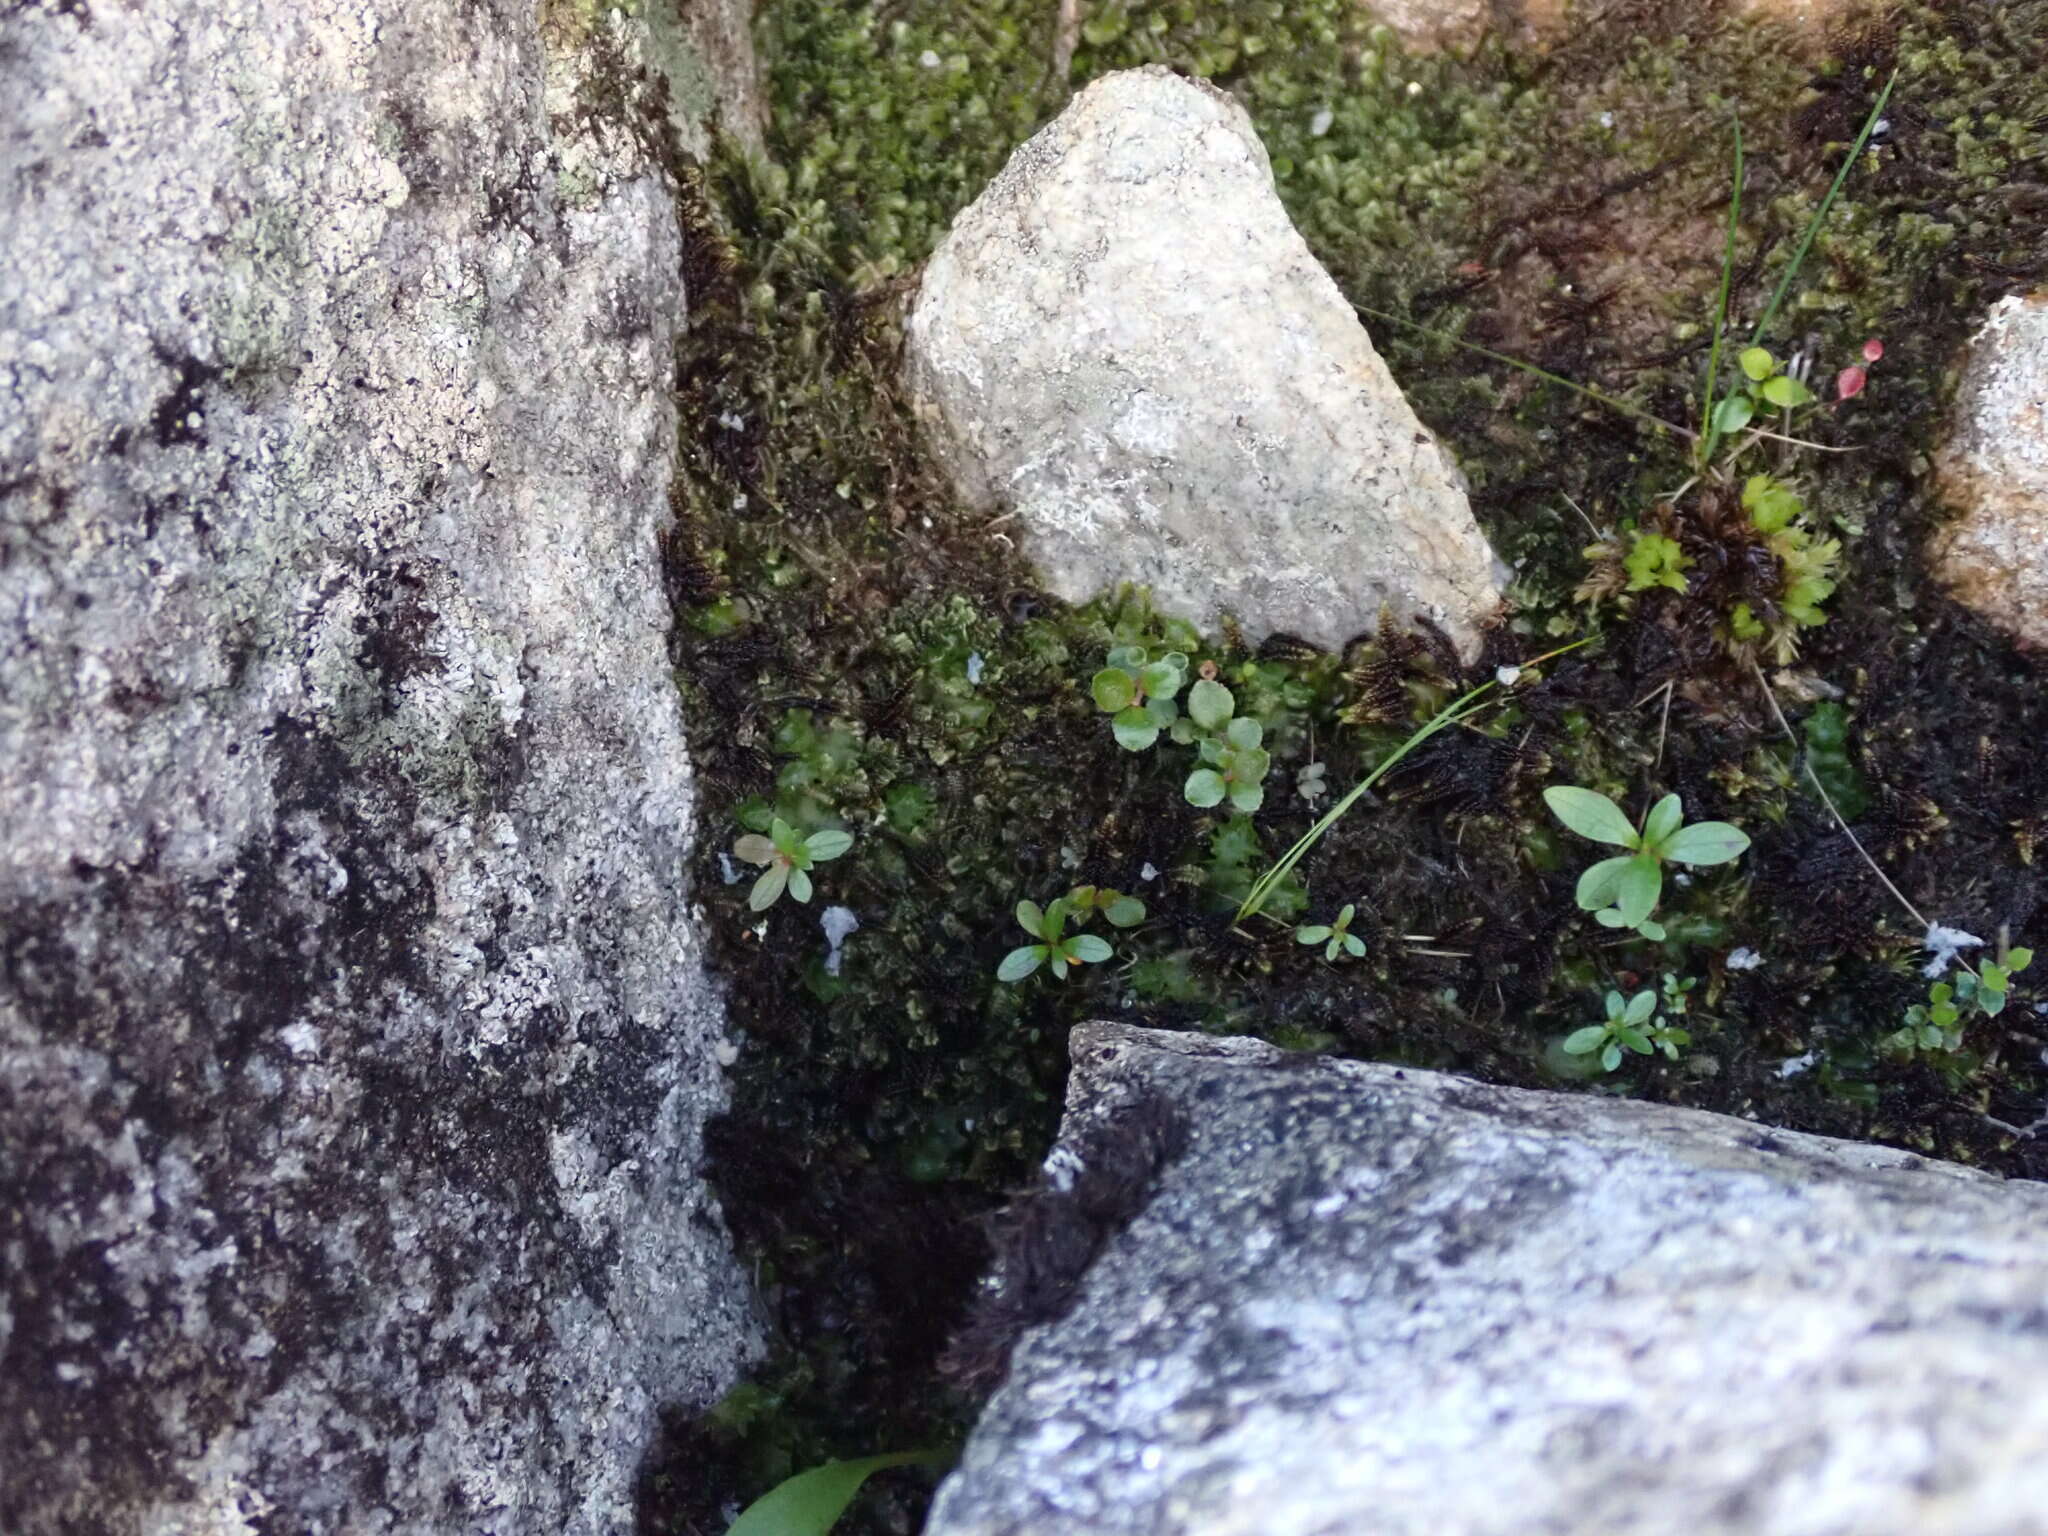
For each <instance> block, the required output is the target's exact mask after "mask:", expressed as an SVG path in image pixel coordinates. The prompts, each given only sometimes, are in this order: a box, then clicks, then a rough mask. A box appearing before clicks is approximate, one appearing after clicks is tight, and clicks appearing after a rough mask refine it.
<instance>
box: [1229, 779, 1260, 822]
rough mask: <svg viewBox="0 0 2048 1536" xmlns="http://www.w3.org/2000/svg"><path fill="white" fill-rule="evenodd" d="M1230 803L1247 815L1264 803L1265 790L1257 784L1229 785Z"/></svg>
mask: <svg viewBox="0 0 2048 1536" xmlns="http://www.w3.org/2000/svg"><path fill="white" fill-rule="evenodd" d="M1230 803H1231V804H1232V805H1233V806H1235V807H1236V808H1237V809H1238V810H1240V811H1243V812H1244V813H1245V815H1247V816H1249V815H1251V813H1252V812H1253V811H1256V810H1257V809H1258V808H1259V807H1260V806H1262V805H1264V804H1265V803H1266V791H1265V790H1264V789H1262V788H1261V787H1260V786H1259V785H1257V784H1233V785H1231V786H1230Z"/></svg>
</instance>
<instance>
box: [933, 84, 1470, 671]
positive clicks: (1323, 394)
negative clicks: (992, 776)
mask: <svg viewBox="0 0 2048 1536" xmlns="http://www.w3.org/2000/svg"><path fill="white" fill-rule="evenodd" d="M907 366H908V371H909V379H910V384H911V388H912V391H913V394H914V397H915V399H916V402H917V405H918V409H919V411H920V414H921V415H922V416H923V417H924V418H925V420H926V421H927V423H928V426H929V434H930V437H931V441H932V444H933V448H934V451H935V452H936V454H937V455H938V457H939V459H940V460H941V462H942V463H944V464H945V465H946V467H947V469H948V470H949V472H950V473H951V475H952V477H953V479H954V480H955V482H956V483H957V484H958V485H959V487H960V488H961V490H962V492H963V493H964V494H965V495H966V496H967V497H968V498H969V499H970V500H971V501H972V502H973V503H975V504H976V505H979V506H983V507H987V508H989V509H991V510H995V509H1004V510H1014V512H1015V513H1016V524H1015V527H1016V528H1017V530H1019V531H1020V532H1021V533H1022V535H1023V539H1024V547H1025V549H1026V551H1027V552H1028V553H1029V554H1030V555H1031V557H1032V558H1033V560H1034V561H1035V562H1036V563H1037V565H1038V567H1039V570H1040V573H1041V575H1042V577H1043V578H1044V580H1045V582H1046V584H1047V586H1048V587H1049V589H1050V590H1051V591H1053V592H1054V593H1056V594H1057V595H1058V596H1060V597H1062V598H1064V599H1066V600H1068V601H1076V602H1077V601H1081V600H1084V599H1086V598H1089V597H1092V596H1094V595H1096V594H1097V593H1099V592H1102V591H1104V590H1105V589H1108V588H1112V587H1114V586H1115V585H1116V584H1117V583H1118V582H1121V581H1135V582H1141V583H1144V584H1145V585H1148V586H1150V587H1151V588H1152V589H1153V591H1154V593H1155V595H1156V596H1157V598H1158V600H1159V602H1160V604H1161V606H1162V607H1163V608H1165V609H1167V610H1168V611H1170V612H1175V613H1180V614H1184V615H1185V616H1187V617H1190V618H1193V619H1195V620H1197V621H1199V622H1204V623H1210V622H1213V621H1214V620H1215V619H1216V618H1218V617H1219V616H1220V615H1221V614H1223V613H1225V612H1231V613H1235V614H1236V615H1237V617H1238V618H1239V619H1240V620H1242V621H1243V623H1244V625H1245V628H1246V630H1247V632H1248V633H1249V634H1250V635H1251V636H1252V638H1254V639H1257V638H1260V637H1262V636H1264V635H1266V634H1268V633H1270V632H1272V631H1276V630H1278V631H1283V632H1286V633H1289V634H1294V635H1298V636H1300V637H1302V638H1303V639H1307V640H1312V641H1315V642H1317V643H1319V644H1322V645H1325V646H1337V645H1340V644H1342V643H1343V642H1344V641H1345V640H1346V639H1348V638H1349V637H1351V636H1352V635H1354V634H1357V633H1358V632H1360V631H1361V630H1365V629H1369V628H1371V627H1372V626H1373V624H1374V623H1375V622H1376V620H1377V619H1378V616H1379V612H1380V608H1381V605H1382V604H1383V603H1391V604H1392V605H1393V606H1394V608H1395V610H1396V611H1397V612H1398V613H1401V614H1403V615H1406V614H1411V613H1421V614H1425V615H1427V616H1429V617H1431V618H1433V619H1435V620H1436V621H1437V622H1439V623H1441V624H1443V625H1444V626H1445V627H1446V628H1448V629H1449V630H1451V631H1452V633H1453V634H1455V635H1456V636H1458V637H1459V638H1460V640H1461V641H1463V642H1465V643H1467V644H1473V643H1476V625H1477V624H1478V623H1479V622H1480V621H1481V620H1482V619H1483V618H1484V617H1486V616H1487V615H1488V614H1489V613H1490V612H1491V611H1492V610H1493V609H1494V607H1495V606H1496V605H1497V603H1498V600H1499V593H1498V591H1497V589H1496V587H1495V579H1494V567H1495V561H1494V558H1493V555H1492V552H1491V551H1490V550H1489V549H1488V547H1487V544H1486V540H1485V538H1484V537H1483V536H1482V535H1481V533H1480V531H1479V527H1478V525H1477V524H1476V523H1475V522H1474V521H1473V519H1472V512H1471V508H1470V507H1469V506H1468V505H1467V503H1466V500H1465V494H1464V491H1463V490H1462V489H1461V487H1460V484H1459V481H1458V477H1457V473H1456V471H1455V469H1454V468H1453V466H1452V465H1451V463H1450V461H1449V459H1448V457H1447V456H1446V454H1445V453H1444V451H1443V449H1442V448H1440V447H1439V446H1438V445H1437V443H1436V441H1435V440H1434V439H1433V438H1431V437H1430V435H1429V434H1428V433H1427V432H1425V431H1424V430H1423V429H1422V426H1421V425H1420V423H1418V422H1417V421H1416V419H1415V413H1414V412H1413V411H1412V410H1410V409H1409V407H1408V402H1407V401H1406V400H1404V399H1403V398H1402V396H1401V392H1400V390H1399V389H1398V388H1397V387H1396V385H1395V384H1394V381H1393V379H1392V377H1391V376H1390V375H1389V374H1388V372H1387V369H1386V365H1385V364H1384V363H1382V362H1381V361H1380V358H1379V355H1378V353H1376V352H1375V351H1374V350H1373V346H1372V341H1371V339H1370V338H1369V337H1368V336H1367V335H1366V333H1365V330H1364V328H1363V327H1361V326H1360V325H1359V323H1358V320H1357V317H1356V316H1355V314H1354V313H1353V311H1352V309H1351V306H1350V305H1349V304H1347V303H1346V302H1345V300H1344V297H1343V295H1342V294H1341V293H1340V292H1338V289H1337V285H1336V284H1335V283H1334V282H1333V281H1331V279H1330V275H1329V274H1328V273H1327V272H1325V271H1324V270H1323V269H1322V268H1321V267H1320V266H1319V265H1317V263H1316V260H1315V258H1314V257H1313V256H1311V255H1310V254H1309V250H1308V246H1307V245H1306V243H1305V242H1304V241H1303V240H1302V238H1301V236H1300V235H1299V234H1298V233H1296V231H1295V229H1294V227H1293V225H1292V224H1290V223H1289V222H1288V219H1287V214H1286V211H1285V210H1284V209H1283V208H1282V207H1281V205H1280V200H1279V197H1278V195H1277V194H1276V193H1275V191H1274V188H1273V176H1272V170H1271V167H1270V166H1269V165H1268V163H1267V160H1266V152H1265V149H1264V148H1263V147H1262V146H1261V145H1260V143H1259V140H1258V137H1257V135H1256V134H1255V133H1254V132H1253V131H1252V126H1251V120H1250V118H1249V117H1247V116H1246V114H1245V112H1244V110H1243V109H1242V108H1241V107H1239V106H1238V105H1237V104H1236V103H1235V102H1233V101H1232V100H1231V99H1230V98H1229V97H1228V96H1226V95H1224V94H1223V93H1222V92H1220V91H1217V90H1214V89H1212V88H1210V87H1209V86H1206V85H1201V84H1197V83H1194V82H1191V81H1187V80H1183V79H1180V78H1179V77H1177V76H1175V75H1173V74H1171V73H1169V72H1167V71H1166V70H1164V69H1160V68H1156V67H1154V68H1146V69H1141V70H1131V71H1127V72H1125V73H1122V74H1116V75H1108V76H1105V77H1104V78H1102V79H1100V80H1097V81H1096V82H1095V83H1094V84H1092V85H1090V86H1089V87H1088V88H1087V89H1086V90H1084V91H1082V92H1081V93H1080V94H1079V95H1078V96H1076V97H1075V98H1074V100H1073V102H1072V103H1071V104H1069V106H1068V107H1067V109H1066V110H1065V111H1064V112H1062V113H1061V114H1060V116H1059V117H1058V118H1057V119H1056V120H1055V121H1054V122H1052V123H1051V124H1050V125H1048V126H1047V127H1046V128H1045V129H1043V130H1042V131H1041V132H1039V133H1038V134H1037V135H1036V136H1035V137H1033V138H1032V139H1031V140H1030V141H1029V142H1028V143H1026V144H1025V145H1024V146H1023V147H1022V148H1020V149H1019V150H1018V151H1017V152H1016V154H1014V155H1013V156H1012V157H1011V159H1010V163H1009V164H1008V166H1006V167H1005V168H1004V170H1003V172H1002V174H1001V175H999V176H998V177H997V178H996V179H995V180H994V181H993V182H991V183H990V184H989V186H988V188H987V190H986V191H984V192H983V193H982V195H981V197H980V198H979V199H978V200H976V202H975V203H974V205H973V206H972V207H970V208H969V209H968V210H967V211H966V212H965V213H963V214H961V215H960V217H959V218H958V219H957V220H955V221H954V224H953V228H952V231H951V233H950V234H948V235H947V237H946V239H945V240H944V241H943V242H942V243H941V244H940V246H939V249H938V251H937V252H936V253H935V254H934V255H933V257H932V259H931V261H930V263H929V265H928V266H927V267H926V269H925V274H924V280H923V285H922V287H921V289H920V291H919V294H918V298H917V302H916V306H915V308H914V310H913V312H912V315H911V318H910V325H909V334H908V356H907Z"/></svg>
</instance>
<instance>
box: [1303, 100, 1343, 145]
mask: <svg viewBox="0 0 2048 1536" xmlns="http://www.w3.org/2000/svg"><path fill="white" fill-rule="evenodd" d="M1335 121H1337V114H1336V113H1334V112H1332V111H1331V110H1330V109H1329V108H1328V107H1318V108H1317V109H1316V115H1315V116H1314V117H1312V118H1310V119H1309V120H1308V136H1309V137H1310V138H1312V139H1320V138H1321V137H1322V136H1323V135H1324V134H1326V133H1328V132H1329V131H1330V124H1332V123H1334V122H1335Z"/></svg>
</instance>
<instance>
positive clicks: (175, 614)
mask: <svg viewBox="0 0 2048 1536" xmlns="http://www.w3.org/2000/svg"><path fill="white" fill-rule="evenodd" d="M572 9H574V8H573V7H570V6H567V5H565V4H560V3H556V4H548V5H543V6H542V7H541V8H540V10H541V12H542V13H543V14H541V15H539V16H537V15H536V10H535V7H534V5H533V4H532V0H523V3H522V0H292V3H290V4H275V3H269V0H127V3H124V4H121V5H113V4H108V3H104V0H45V3H36V0H29V3H26V4H23V3H21V0H16V3H13V4H7V5H0V13H4V18H0V207H4V208H5V209H6V213H5V214H4V216H0V765H4V767H0V1530H4V1531H5V1532H7V1533H8V1536H55V1533H60V1532H61V1533H69V1532H79V1533H88V1532H89V1533H91V1536H130V1533H140V1532H148V1533H178V1536H184V1533H241V1532H255V1531H258V1530H265V1531H271V1532H283V1531H291V1532H339V1531H347V1532H350V1533H352V1536H354V1533H377V1532H387V1531H436V1532H453V1531H486V1530H488V1531H491V1532H493V1533H496V1536H515V1533H526V1532H535V1533H540V1532H545V1533H548V1536H556V1533H561V1532H575V1533H586V1532H587V1533H597V1532H604V1533H612V1532H617V1531H619V1530H622V1529H626V1528H628V1527H629V1525H630V1522H631V1493H632V1488H631V1485H632V1479H633V1475H634V1472H635V1469H636V1466H637V1463H638V1460H639V1458H640V1455H641V1453H642V1451H643V1449H644V1447H645V1446H646V1444H647V1442H648V1440H649V1438H650V1435H651V1423H652V1420H653V1418H654V1413H655V1409H656V1407H657V1405H658V1404H659V1403H661V1402H663V1401H678V1402H689V1401H693V1400H694V1401H702V1400H703V1399H705V1398H706V1397H708V1396H710V1395H711V1394H713V1393H715V1392H716V1391H718V1390H719V1389H720V1388H721V1387H722V1385H723V1384H724V1383H725V1382H726V1381H727V1380H728V1379H729V1378H730V1376H731V1374H732V1373H733V1372H734V1370H735V1369H736V1366H737V1364H738V1362H739V1360H740V1358H741V1357H742V1356H743V1355H744V1354H745V1353H746V1352H747V1350H748V1348H749V1347H750V1343H749V1341H750V1325H749V1323H748V1320H747V1307H746V1303H745V1290H744V1286H743V1283H742V1278H741V1276H740V1275H739V1274H738V1273H737V1271H736V1266H735V1265H734V1263H733V1261H732V1258H731V1255H730V1253H729V1251H728V1248H727V1244H726V1240H725V1237H724V1234H723V1231H722V1227H721V1224H720V1222H719V1219H718V1215H717V1212H716V1209H715V1207H714V1206H712V1204H711V1203H710V1201H709V1199H708V1197H707V1195H706V1193H705V1191H704V1188H703V1186H702V1184H701V1182H700V1180H699V1179H698V1177H697V1163H698V1157H699V1131H700V1127H701V1125H702V1122H703V1120H704V1118H705V1116H706V1115H707V1114H708V1113H709V1112H711V1111H712V1110H713V1109H714V1108H716V1107H717V1105H718V1103H719V1102H720V1099H721V1095H722V1091H723V1090H722V1085H721V1082H720V1078H719V1072H718V1068H717V1066H716V1064H715V1062H714V1049H715V1046H716V1045H717V1043H718V1040H719V1038H720V1034H721V1030H722V1025H721V1022H720V1017H719V1012H718V1009H717V1007H716V1006H715V999H714V997H713V996H712V995H711V993H710V992H709V989H708V987H707V984H706V983H705V981H704V980H703V978H702V975H701V972H700V968H699V961H698V954H697V946H696V941H695V939H694V937H693V933H692V924H691V920H690V916H689V913H688V910H687V905H686V903H687V892H686V890H685V888H684V885H683V879H682V863H683V859H684V855H685V853H686V849H687V845H688V843H689V841H690V837H691V822H692V798H691V781H690V773H689V767H688V763H687V760H686V757H685V754H684V743H683V738H682V733H681V726H680V721H679V718H678V703H677V696H676V693H675V690H674V688H673V686H672V683H671V681H670V679H669V677H668V675H667V667H666V660H665V644H664V634H665V630H666V616H665V611H664V604H663V600H662V596H661V590H660V579H659V574H658V571H657V567H656V559H655V537H656V530H657V527H658V525H659V524H660V522H661V521H662V520H663V519H664V518H665V517H666V515H667V513H666V494H667V490H668V483H669V479H670V472H671V466H672V463H673V457H672V455H673V439H674V422H673V418H672V410H671V407H670V405H669V394H668V391H669V385H670V375H671V371H672V367H673V363H672V336H673V331H674V327H675V325H676V323H677V321H678V319H679V317H680V314H681V312H682V305H683V295H682V293H681V290H680V280H679V276H678V271H679V237H678V234H677V230H676V221H675V216H674V206H673V201H672V198H671V194H670V190H669V182H668V179H667V176H666V173H665V172H664V170H663V169H662V158H663V155H662V153H661V151H660V147H659V145H658V144H656V143H655V142H654V141H653V140H651V139H650V138H649V137H648V135H649V133H650V132H651V131H652V130H651V126H650V125H654V124H658V122H659V120H660V118H661V115H662V112H661V100H660V95H659V92H658V90H657V89H656V88H655V87H653V86H651V85H649V84H648V83H647V82H645V81H644V80H640V79H638V76H637V61H638V50H639V48H640V46H641V37H640V35H639V34H638V33H637V31H635V30H634V27H633V24H630V23H627V22H625V21H622V20H621V19H620V17H619V15H618V13H617V12H615V11H613V10H611V9H610V8H609V7H605V8H599V7H594V6H590V7H583V8H582V9H583V10H585V11H587V12H589V13H591V14H592V15H594V16H596V17H598V18H600V19H598V20H591V21H588V22H587V23H586V24H583V25H582V26H581V27H580V30H579V29H577V28H570V29H569V31H568V32H566V33H565V32H564V31H562V30H561V29H562V27H563V26H564V25H565V17H567V19H568V20H571V21H573V20H574V19H575V18H574V16H570V15H569V14H568V13H569V12H570V11H571V10H572ZM565 39H566V41H565Z"/></svg>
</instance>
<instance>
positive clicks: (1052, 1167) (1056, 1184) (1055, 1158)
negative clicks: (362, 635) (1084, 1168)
mask: <svg viewBox="0 0 2048 1536" xmlns="http://www.w3.org/2000/svg"><path fill="white" fill-rule="evenodd" d="M1080 1172H1081V1159H1080V1158H1079V1157H1078V1156H1076V1155H1075V1153H1074V1150H1073V1148H1071V1147H1054V1148H1053V1149H1052V1155H1051V1156H1050V1157H1048V1158H1047V1159H1046V1160H1045V1182H1046V1183H1047V1184H1049V1185H1051V1186H1052V1187H1053V1188H1054V1189H1056V1190H1058V1191H1059V1192H1060V1193H1061V1194H1063V1195H1064V1194H1065V1193H1066V1192H1067V1191H1068V1190H1070V1189H1072V1188H1073V1187H1074V1180H1075V1178H1076V1177H1077V1176H1078V1175H1079V1174H1080Z"/></svg>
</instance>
